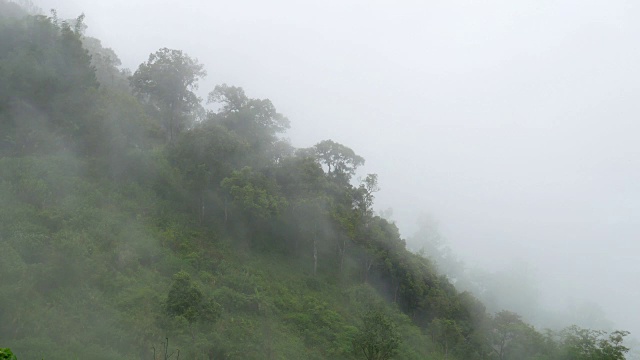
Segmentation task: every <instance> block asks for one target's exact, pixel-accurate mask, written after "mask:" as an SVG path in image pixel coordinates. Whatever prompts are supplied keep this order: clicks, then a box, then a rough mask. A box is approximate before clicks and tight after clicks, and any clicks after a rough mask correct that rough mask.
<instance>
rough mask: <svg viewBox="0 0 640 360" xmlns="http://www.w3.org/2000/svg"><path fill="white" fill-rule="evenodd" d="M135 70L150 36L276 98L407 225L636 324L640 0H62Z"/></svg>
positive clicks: (296, 130)
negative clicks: (440, 229) (355, 164)
mask: <svg viewBox="0 0 640 360" xmlns="http://www.w3.org/2000/svg"><path fill="white" fill-rule="evenodd" d="M34 2H36V3H37V4H38V5H39V6H40V7H42V8H44V9H49V8H52V7H53V8H56V9H58V12H59V15H60V16H61V17H75V16H77V15H78V14H80V13H81V12H84V13H85V14H86V23H87V24H88V25H89V29H88V35H90V36H96V37H98V38H99V39H101V40H102V41H103V44H104V45H105V46H107V47H111V48H113V49H114V50H115V51H116V52H117V53H118V55H119V56H120V57H121V59H122V60H123V63H124V65H125V66H126V67H129V68H131V69H132V70H135V68H136V67H137V66H138V65H139V64H140V63H141V62H143V61H145V60H146V59H147V57H148V55H149V53H151V52H154V51H156V50H157V49H159V48H161V47H169V48H177V49H181V50H184V51H185V52H187V53H188V54H189V55H191V56H193V57H196V58H198V59H199V60H200V62H202V63H204V64H205V65H206V69H207V71H208V73H209V76H208V77H207V78H206V79H205V80H204V81H203V82H202V83H201V90H202V93H203V94H206V93H207V92H208V91H210V90H212V89H213V87H214V86H215V85H216V84H220V83H223V82H226V83H228V84H230V85H237V86H242V87H243V88H244V89H245V91H246V92H247V94H248V95H249V96H251V97H259V98H269V99H271V100H272V102H273V103H274V105H275V106H276V108H277V109H278V110H279V111H280V112H282V113H284V114H285V115H287V116H288V117H289V118H290V119H291V122H292V129H291V130H290V131H289V137H290V138H291V140H292V142H293V144H294V145H295V146H298V147H306V146H310V145H313V144H314V143H316V142H319V141H320V140H323V139H329V138H330V139H333V140H335V141H338V142H341V143H344V144H345V145H348V146H350V147H352V148H353V149H354V150H355V151H356V152H357V153H358V154H360V155H362V156H363V157H365V159H366V160H367V165H366V167H365V169H364V172H365V173H377V174H379V180H380V185H381V188H382V191H381V192H380V193H378V195H377V203H378V207H379V208H380V209H381V210H382V209H386V208H388V207H392V208H393V210H394V218H395V219H396V220H397V223H398V225H399V226H400V228H401V231H402V233H403V236H410V235H411V233H412V232H413V231H414V230H415V219H416V217H417V215H418V214H419V213H421V212H429V213H431V214H433V215H434V216H435V217H436V218H438V219H439V221H440V222H441V223H442V224H443V225H444V231H445V234H446V236H447V238H448V239H449V241H450V243H451V245H452V247H453V248H454V249H455V251H456V252H457V253H458V254H460V255H461V256H462V257H463V258H464V259H466V261H467V262H468V263H471V264H473V263H478V264H481V265H483V266H485V267H489V268H500V267H501V266H503V265H504V264H507V263H510V262H512V261H513V260H514V259H518V260H522V261H526V262H528V263H530V264H531V265H532V266H533V268H535V269H536V271H537V274H538V276H539V277H540V279H541V280H540V284H539V285H538V287H539V288H540V290H541V292H542V293H543V295H544V299H545V300H546V301H547V302H557V303H560V304H562V303H564V302H566V301H567V300H568V299H569V298H571V297H573V298H584V299H588V300H589V301H593V302H596V303H599V304H600V305H602V306H603V307H604V308H605V311H606V313H607V314H608V315H609V316H610V317H611V319H612V320H614V321H615V322H616V323H617V324H618V325H619V326H620V327H622V328H625V329H628V330H631V331H633V332H635V333H636V335H637V334H640V311H639V310H638V306H637V304H640V261H639V258H640V256H639V255H638V254H639V253H640V242H639V241H638V240H639V239H640V181H639V180H640V141H638V135H639V134H640V123H639V122H638V115H639V114H640V101H638V98H639V95H640V67H639V66H638V64H640V45H639V44H640V42H639V41H638V40H639V39H640V22H638V21H637V19H640V2H636V1H622V0H608V1H595V0H575V1H559V0H521V1H512V0H502V1H499V0H485V1H471V0H467V1H462V0H441V1H371V0H369V1H363V0H361V1H345V0H341V1H322V2H303V1H293V0H289V1H284V0H279V1H258V0H252V1H249V0H239V1H238V0H236V1H225V2H221V1H199V0H182V1H159V0H155V1H150V0H139V1H135V0H126V1H125V0H112V1H88V0H84V1H80V0H77V1H72V0H66V1H65V0H36V1H34Z"/></svg>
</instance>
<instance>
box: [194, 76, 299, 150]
mask: <svg viewBox="0 0 640 360" xmlns="http://www.w3.org/2000/svg"><path fill="white" fill-rule="evenodd" d="M207 103H209V104H216V105H218V106H220V109H219V110H218V112H214V113H211V114H210V116H211V117H212V118H214V119H216V120H217V121H219V122H220V123H221V124H222V125H224V126H225V127H226V128H227V129H229V130H231V131H233V132H235V133H236V134H238V135H239V136H241V137H243V138H244V139H246V140H247V142H248V143H249V144H250V145H251V147H252V148H253V150H254V151H256V152H257V153H258V154H259V155H264V154H262V153H268V154H269V155H270V157H272V158H274V157H275V158H276V159H277V158H278V157H279V154H277V153H276V154H271V153H272V152H274V150H275V149H274V147H280V148H282V145H283V144H279V145H277V146H276V143H277V142H278V134H280V133H282V132H284V131H285V130H286V129H288V128H289V119H287V118H286V117H285V116H284V115H282V114H280V113H279V112H277V111H276V108H275V106H273V104H272V103H271V101H270V100H269V99H252V98H249V97H248V96H247V95H246V94H245V93H244V90H243V89H242V88H241V87H236V86H228V85H227V84H222V85H218V86H216V87H215V89H214V90H213V91H211V92H210V93H209V98H208V101H207ZM280 150H286V151H289V152H292V151H291V149H280ZM272 160H275V159H272Z"/></svg>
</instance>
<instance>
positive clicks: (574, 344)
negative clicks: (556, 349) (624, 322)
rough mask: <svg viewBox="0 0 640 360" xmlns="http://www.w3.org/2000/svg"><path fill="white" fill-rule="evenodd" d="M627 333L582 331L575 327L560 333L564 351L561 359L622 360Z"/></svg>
mask: <svg viewBox="0 0 640 360" xmlns="http://www.w3.org/2000/svg"><path fill="white" fill-rule="evenodd" d="M627 335H629V332H627V331H614V332H612V333H610V334H607V333H606V332H604V331H599V330H591V329H582V328H579V327H577V326H575V325H573V326H570V327H568V328H566V329H564V330H563V331H562V332H561V333H560V337H561V342H562V346H563V349H564V353H563V354H562V355H563V359H568V360H624V359H625V354H626V353H627V352H629V348H627V347H626V346H624V345H623V342H624V338H625V336H627Z"/></svg>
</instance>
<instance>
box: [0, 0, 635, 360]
mask: <svg viewBox="0 0 640 360" xmlns="http://www.w3.org/2000/svg"><path fill="white" fill-rule="evenodd" d="M2 14H12V15H11V16H5V15H2ZM84 27H85V26H84V24H83V17H79V18H78V19H74V20H69V21H62V20H60V19H58V18H57V17H56V16H55V14H52V16H42V15H39V16H28V15H27V14H25V13H24V12H22V11H21V10H20V8H17V7H16V6H15V5H14V4H12V3H10V2H8V1H6V0H0V156H1V157H2V159H0V195H1V196H0V198H1V199H2V200H1V201H2V203H0V215H1V217H0V218H2V219H3V220H2V222H1V223H0V246H1V248H0V250H2V251H0V253H2V254H3V255H2V257H0V277H2V278H3V279H8V278H10V279H11V280H10V281H8V282H7V285H6V286H5V287H4V288H3V289H2V290H0V305H2V306H0V308H6V309H9V310H8V311H7V312H6V313H2V312H0V338H2V339H3V340H5V339H8V340H5V341H10V342H11V341H14V343H15V344H17V346H15V347H14V348H20V349H23V350H25V349H28V348H29V347H30V346H31V348H34V349H38V351H40V352H41V353H42V352H47V351H49V353H48V354H46V355H47V356H49V357H51V358H58V357H60V358H65V356H67V357H68V355H69V352H74V351H78V353H74V354H76V355H75V356H80V355H77V354H85V356H89V357H92V358H105V359H107V358H109V359H111V358H114V359H115V358H121V357H119V356H120V355H121V354H122V351H131V352H134V353H138V354H140V357H141V358H142V357H145V356H147V355H148V354H149V351H150V349H151V348H152V347H151V346H148V345H149V344H150V343H152V342H153V341H156V340H157V339H163V338H165V336H164V335H165V334H172V336H174V337H176V338H177V339H178V340H177V341H178V343H181V344H183V346H185V347H187V348H189V349H191V350H189V351H191V352H187V350H185V352H187V354H189V355H186V356H190V358H194V359H195V358H209V359H212V358H299V357H300V354H301V353H305V354H306V355H307V356H308V357H309V358H318V359H319V358H345V359H357V358H362V359H390V358H393V357H396V358H405V359H412V358H415V359H417V358H432V359H440V358H445V359H500V360H503V359H623V358H624V354H625V353H626V351H627V349H626V348H625V347H624V346H623V345H622V341H623V338H624V336H625V335H626V333H625V332H614V333H612V334H604V333H601V332H597V331H591V330H584V329H579V328H570V329H567V330H565V331H564V332H562V333H548V334H541V333H539V332H538V331H536V330H535V329H534V328H533V327H531V326H529V325H527V324H526V323H524V322H523V321H522V320H521V319H520V317H519V316H518V315H517V314H514V313H509V312H501V313H498V314H496V315H495V316H492V315H491V314H488V313H487V311H486V310H485V307H484V306H483V305H482V304H481V303H480V302H479V301H478V300H477V299H476V298H475V297H474V296H473V295H471V294H470V293H467V292H462V293H461V292H459V291H458V290H456V288H455V287H454V286H453V284H452V283H451V282H450V281H449V280H448V279H447V277H445V276H443V275H440V274H439V273H438V271H437V270H436V269H435V266H434V265H433V263H432V262H431V261H430V260H428V259H427V258H426V257H425V256H422V255H419V254H415V253H412V252H410V251H408V250H407V248H406V244H405V241H404V240H403V239H402V238H401V236H400V233H399V230H398V228H397V227H396V226H395V224H393V223H392V222H389V221H387V220H385V219H384V218H382V217H380V216H377V215H376V214H375V213H374V211H373V205H374V198H375V193H376V192H377V191H378V190H379V185H378V177H377V175H375V174H369V175H367V176H366V177H365V178H364V179H354V176H355V174H356V170H357V169H358V168H359V167H361V166H363V165H364V162H365V160H364V159H363V158H362V157H361V156H359V155H357V154H356V153H355V152H354V151H353V150H352V149H351V148H349V147H348V146H346V145H343V144H339V143H337V142H334V141H332V140H323V141H320V142H318V143H317V144H316V145H314V146H312V147H309V148H304V149H296V148H294V147H292V146H291V145H290V143H289V142H288V141H287V140H286V139H285V138H284V137H283V135H284V132H285V131H286V129H288V128H289V120H288V119H287V118H286V117H285V116H284V115H282V114H280V113H279V112H277V110H276V108H275V107H274V105H273V104H272V103H271V101H269V100H268V99H255V98H251V97H249V96H248V95H247V94H246V93H245V91H244V90H243V89H242V88H240V87H235V86H229V85H226V84H223V85H219V86H216V87H215V88H214V89H213V90H212V91H211V92H210V93H209V95H208V98H207V101H206V103H207V104H209V105H211V108H212V109H214V110H211V109H210V110H207V109H206V108H205V104H203V100H202V99H200V98H199V97H198V96H197V94H196V90H197V89H198V82H199V80H200V79H202V78H203V77H204V76H205V75H206V71H205V69H204V66H203V65H202V64H200V63H199V62H198V61H197V60H196V59H194V58H192V57H190V56H189V55H187V54H185V53H184V52H182V51H180V50H173V49H166V48H163V49H160V50H158V51H156V52H154V53H152V54H151V55H150V56H149V58H148V60H147V61H146V62H144V63H142V64H141V65H140V66H139V67H138V69H137V70H136V71H135V72H133V73H130V72H128V71H127V70H122V69H120V68H119V66H120V61H119V60H118V58H117V56H116V54H115V53H114V52H113V51H112V50H110V49H106V48H103V47H102V45H101V44H100V42H99V40H97V39H92V38H89V37H85V36H84V35H83V31H84ZM273 259H276V260H273ZM251 262H253V265H252V266H246V265H245V264H244V263H251ZM265 262H266V263H267V264H266V265H265ZM282 263H285V264H282ZM282 269H284V270H282ZM274 273H275V274H278V275H279V276H280V277H278V276H273V274H274ZM16 295H18V296H20V297H24V298H30V299H33V300H32V301H33V302H34V304H32V305H33V306H35V307H37V309H40V310H38V311H35V312H33V313H34V314H35V315H37V314H39V315H42V317H41V318H39V319H38V320H35V319H34V318H33V317H32V315H31V314H29V313H28V312H27V310H25V308H24V304H20V303H19V302H16V301H15V298H16ZM102 298H108V299H109V301H108V302H102V300H100V299H102ZM64 299H66V300H64ZM70 299H73V301H71V300H70ZM68 301H71V302H68ZM75 301H77V302H75ZM49 304H57V305H56V306H57V307H62V308H65V309H67V310H64V311H63V310H60V311H61V312H60V315H58V316H59V317H56V316H54V315H52V314H57V313H55V312H54V313H52V312H51V311H50V310H51V309H52V308H53V307H52V306H51V305H49ZM369 305H371V306H373V305H375V307H376V309H377V310H375V311H370V310H371V309H369V307H370V306H369ZM80 309H86V312H84V313H82V312H80ZM35 315H33V316H35ZM70 315H71V317H73V318H76V319H77V320H78V321H79V322H81V323H83V324H86V323H94V324H95V322H92V319H93V318H99V320H100V321H102V322H103V323H104V324H105V325H104V326H103V327H99V328H97V327H91V330H90V331H89V330H87V329H86V327H87V326H88V325H82V326H83V327H81V328H76V329H73V327H72V325H71V323H73V322H69V320H68V318H69V316H70ZM59 318H63V319H65V320H64V321H63V322H62V325H61V326H66V327H67V328H66V329H67V330H69V329H73V330H69V331H70V333H73V334H78V335H74V336H78V337H80V336H94V337H92V338H91V339H93V340H92V341H95V347H96V349H101V350H100V351H99V353H100V355H99V356H97V354H96V353H97V352H98V351H97V350H96V352H94V353H92V354H90V355H86V354H87V353H86V352H85V353H82V352H81V351H89V350H87V348H84V349H82V350H80V347H79V346H78V345H77V344H75V343H74V341H73V340H68V341H67V340H64V339H61V338H59V337H55V336H53V335H52V333H51V332H49V331H48V327H49V326H51V322H53V321H55V320H57V319H59ZM110 318H113V320H105V319H110ZM116 319H123V321H116ZM133 319H135V321H133ZM109 326H113V327H114V329H113V330H110V331H106V330H104V328H105V327H109ZM123 327H128V328H126V329H125V328H123ZM105 333H107V334H108V335H107V337H108V338H109V339H113V341H114V343H115V344H119V345H116V346H114V345H113V344H109V345H105V344H103V342H104V340H98V339H101V338H102V339H104V338H105ZM119 333H127V334H131V336H130V337H129V339H125V337H124V336H122V335H118V334H119ZM28 334H32V335H28ZM80 334H82V335H80ZM29 336H31V337H33V338H37V337H40V340H38V341H42V343H44V344H46V345H41V344H42V343H38V345H37V346H36V345H34V344H33V343H32V342H30V341H32V340H30V339H29ZM278 336H280V337H281V338H278ZM42 339H45V340H42ZM132 339H133V340H132ZM283 339H285V340H283ZM166 344H168V341H167V343H166ZM256 346H259V348H256ZM57 347H59V348H60V349H66V350H64V351H62V350H61V353H57V352H56V351H57ZM69 349H72V350H69ZM74 349H75V350H74ZM106 349H108V350H106ZM25 351H27V350H25ZM34 351H35V350H34ZM41 353H37V354H36V353H33V352H32V353H30V354H31V355H34V356H40V355H41ZM166 353H167V349H166V348H165V354H166ZM56 354H60V355H56ZM81 357H82V356H81Z"/></svg>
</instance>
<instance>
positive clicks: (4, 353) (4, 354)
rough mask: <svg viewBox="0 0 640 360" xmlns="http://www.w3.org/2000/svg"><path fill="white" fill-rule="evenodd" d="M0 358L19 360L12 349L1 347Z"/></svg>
mask: <svg viewBox="0 0 640 360" xmlns="http://www.w3.org/2000/svg"><path fill="white" fill-rule="evenodd" d="M0 360H18V359H17V358H16V356H15V355H13V352H11V349H9V348H0Z"/></svg>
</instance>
